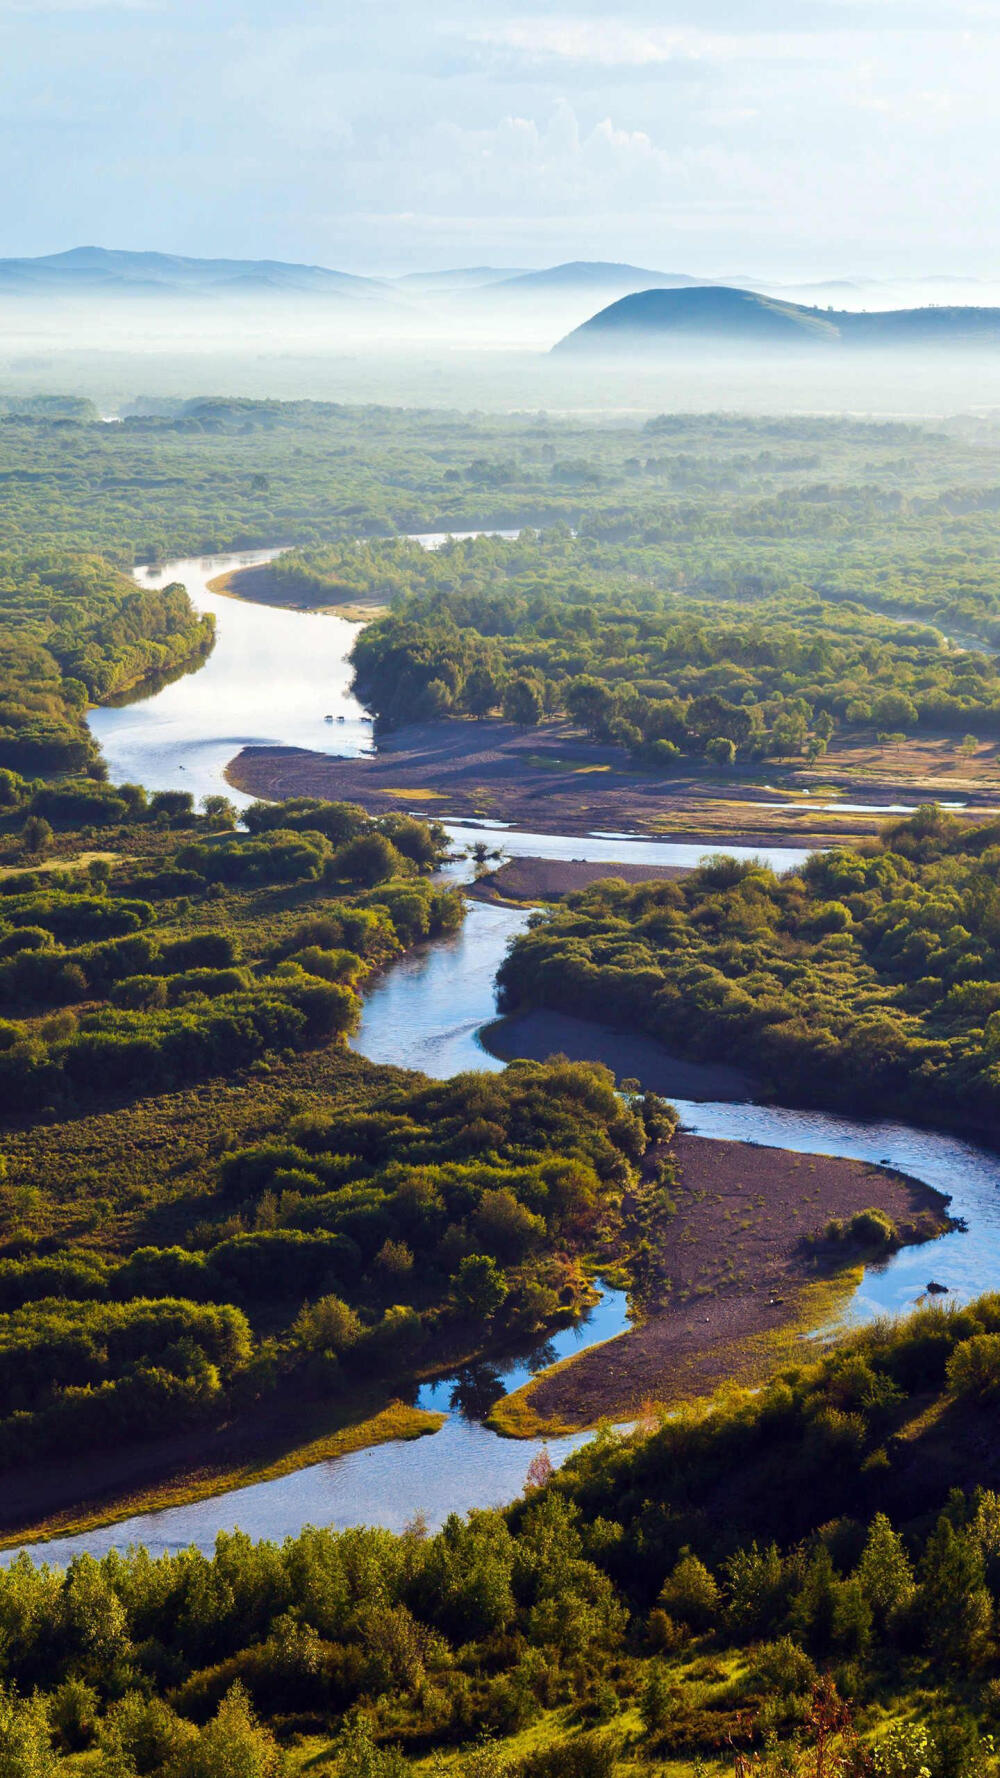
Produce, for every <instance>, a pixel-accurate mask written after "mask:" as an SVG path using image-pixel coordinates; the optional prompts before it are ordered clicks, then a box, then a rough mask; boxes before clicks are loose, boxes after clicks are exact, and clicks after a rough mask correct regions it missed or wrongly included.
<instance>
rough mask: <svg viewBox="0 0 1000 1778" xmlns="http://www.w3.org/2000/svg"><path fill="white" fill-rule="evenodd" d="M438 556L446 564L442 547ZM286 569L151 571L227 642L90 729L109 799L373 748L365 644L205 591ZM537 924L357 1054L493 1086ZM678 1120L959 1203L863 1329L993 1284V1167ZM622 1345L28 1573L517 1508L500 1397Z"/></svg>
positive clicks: (895, 1146)
mask: <svg viewBox="0 0 1000 1778" xmlns="http://www.w3.org/2000/svg"><path fill="white" fill-rule="evenodd" d="M425 541H427V543H428V546H429V547H433V544H434V543H435V542H437V541H439V540H437V539H427V540H425ZM273 553H274V552H263V551H258V552H254V553H253V554H252V555H249V556H243V557H239V558H233V557H219V558H213V559H207V560H206V559H200V560H198V561H197V562H172V563H168V564H166V565H165V566H164V567H163V569H162V570H160V571H158V573H157V575H156V577H155V580H154V579H153V578H151V577H149V576H142V571H140V576H142V578H144V579H145V581H146V584H165V583H166V582H167V581H169V580H183V581H184V583H185V584H186V585H187V588H188V591H189V593H190V594H191V597H192V600H193V601H194V603H195V605H196V606H197V607H198V609H199V610H213V611H215V612H216V616H217V621H218V630H217V640H216V646H215V649H214V651H213V653H212V655H211V656H210V657H209V659H208V661H207V662H206V664H205V665H204V666H203V667H201V668H200V669H198V670H197V671H196V672H194V673H192V674H190V675H188V676H187V677H185V678H184V679H181V680H177V681H175V682H174V683H173V684H171V685H169V686H166V687H165V688H163V689H162V690H160V691H159V692H157V693H156V694H155V696H152V697H150V698H148V699H144V700H142V701H140V702H137V703H135V704H133V705H130V706H128V707H127V708H126V709H119V710H98V711H95V712H94V713H93V716H92V719H91V720H92V726H93V729H94V732H95V734H96V735H97V736H98V738H99V740H100V741H101V744H102V746H103V748H104V751H105V755H106V758H107V760H108V766H109V770H110V774H111V777H112V779H114V780H118V781H122V780H138V781H140V782H144V783H146V785H147V787H148V788H150V789H161V788H186V789H190V790H192V791H194V792H195V793H196V794H197V795H204V794H206V793H207V792H210V791H217V790H219V789H225V790H227V793H228V787H227V786H226V785H225V783H224V780H223V778H222V771H223V767H224V766H225V764H226V762H227V761H228V760H229V759H230V758H232V756H233V754H234V753H235V752H236V751H237V750H238V749H239V748H240V747H241V746H243V745H244V744H245V743H246V742H248V741H257V742H261V741H263V742H271V743H273V744H285V745H295V746H309V747H314V748H316V749H318V750H321V751H334V750H335V751H336V752H337V753H339V754H352V753H360V752H362V751H365V750H367V749H368V748H369V747H370V746H371V744H372V742H371V726H370V722H369V720H368V718H367V716H366V714H365V712H364V711H363V710H362V709H361V708H360V706H359V705H358V704H357V703H356V701H355V700H354V699H353V697H352V695H351V692H350V689H349V682H350V671H349V668H348V666H347V662H346V655H347V653H348V652H349V650H350V647H351V644H352V641H353V634H354V631H355V626H354V625H351V624H348V623H346V622H345V621H344V620H342V619H338V618H333V617H320V616H316V615H314V614H306V613H301V612H295V611H287V610H279V609H275V608H271V607H266V606H256V605H250V604H248V603H245V602H242V601H238V600H233V599H228V598H225V597H222V596H220V595H217V594H213V593H211V592H210V591H209V590H208V586H207V583H208V581H209V580H211V579H214V578H215V577H216V576H218V575H221V574H223V573H225V572H227V570H228V569H230V568H232V567H233V566H238V565H240V564H250V563H251V562H255V561H262V560H267V559H269V558H270V555H271V554H273ZM138 577H139V576H137V578H138ZM327 713H330V714H332V715H333V716H334V717H335V718H336V717H337V716H343V717H344V721H343V723H339V722H335V725H334V727H335V737H336V738H335V747H334V746H332V745H331V732H330V725H328V724H326V723H325V721H324V717H325V715H326V714H327ZM451 832H452V834H453V837H454V838H455V839H456V841H459V842H461V844H462V845H463V846H464V845H466V844H467V843H468V841H469V839H470V838H471V837H473V836H472V834H471V833H470V829H469V828H467V827H466V828H462V829H458V828H453V829H451ZM475 837H477V838H479V837H481V838H483V839H486V840H487V841H488V843H490V844H491V845H493V844H495V845H499V846H501V847H502V848H503V849H504V851H505V852H506V853H507V854H508V855H518V854H521V855H525V854H534V855H535V856H542V857H556V858H586V859H597V860H599V861H601V862H607V863H609V864H612V863H614V862H615V861H617V860H620V859H621V858H622V857H623V856H624V857H626V858H628V859H629V860H630V861H632V862H640V863H661V864H668V863H684V864H686V863H694V862H696V861H697V859H698V857H700V856H702V855H703V852H704V850H705V848H701V847H697V846H690V845H679V844H674V843H673V842H669V841H655V840H637V839H633V838H631V837H629V836H615V835H611V834H607V835H604V834H602V835H592V836H589V837H587V838H580V837H574V836H558V835H544V836H543V835H535V834H530V833H523V832H518V831H514V830H511V829H507V828H501V827H490V826H488V825H485V824H479V825H478V826H477V828H476V834H475ZM730 850H732V851H734V852H736V853H740V852H741V850H742V851H743V852H744V853H745V852H746V849H745V848H743V849H741V848H739V847H733V848H730ZM756 855H758V856H759V855H763V856H765V857H767V858H768V860H769V861H770V862H771V864H772V865H773V866H774V867H775V868H776V869H788V868H792V867H794V866H795V865H797V864H799V863H800V862H801V860H802V858H803V856H804V854H803V853H802V852H801V851H797V850H795V849H794V848H781V847H776V848H758V849H756ZM451 869H452V872H453V874H456V875H458V876H462V875H467V872H468V869H469V867H468V864H467V863H465V862H461V861H459V862H456V863H455V864H454V865H453V866H452V867H451ZM527 917H528V916H527V914H526V913H525V912H524V911H523V910H520V909H513V908H501V907H494V906H490V905H488V904H486V903H482V902H472V903H470V905H469V909H468V916H467V919H466V921H465V924H464V926H463V928H462V930H461V931H460V932H458V933H456V934H455V935H454V936H453V937H451V938H449V939H447V940H445V941H443V942H441V943H438V944H435V945H432V946H428V947H425V948H424V949H422V950H420V951H417V952H415V953H412V954H411V955H409V956H408V957H406V958H404V959H403V960H402V962H400V963H398V964H397V965H395V966H394V967H393V968H392V969H391V970H389V971H387V972H386V973H385V974H384V975H383V976H381V978H380V979H379V980H378V981H377V982H376V983H375V985H374V986H373V988H372V990H371V992H370V994H369V995H368V997H367V999H366V1002H365V1007H364V1013H363V1017H362V1021H361V1026H360V1029H359V1032H358V1034H357V1037H356V1038H355V1040H354V1041H355V1044H356V1046H357V1047H358V1048H359V1049H360V1050H361V1051H362V1052H363V1053H364V1054H365V1055H367V1056H369V1057H370V1058H371V1059H372V1060H373V1061H377V1062H394V1063H399V1064H402V1065H405V1066H408V1067H413V1068H421V1069H423V1070H424V1071H425V1072H426V1073H428V1074H431V1075H434V1076H436V1077H438V1078H443V1077H446V1076H448V1075H450V1074H453V1073H455V1072H457V1071H458V1070H460V1069H466V1068H488V1069H497V1068H500V1067H501V1066H502V1063H500V1062H499V1061H497V1060H496V1059H495V1058H494V1057H492V1056H490V1055H489V1054H488V1053H487V1052H486V1051H485V1050H484V1049H483V1048H482V1045H481V1044H480V1042H479V1040H478V1035H477V1033H478V1031H479V1030H480V1028H481V1027H482V1026H483V1025H484V1024H485V1023H486V1022H487V1021H488V1020H489V1019H490V1018H491V1017H492V1016H493V1012H494V996H493V988H494V980H495V976H496V971H497V968H498V966H499V963H500V961H501V959H502V957H503V955H504V952H505V950H506V948H507V945H508V944H509V942H510V940H511V938H512V937H513V936H514V934H515V933H516V932H518V931H519V930H521V928H522V927H523V925H524V923H525V921H526V919H527ZM677 1103H678V1105H679V1108H680V1111H681V1115H682V1118H683V1121H684V1124H685V1125H686V1127H687V1128H689V1129H691V1130H693V1131H695V1132H696V1133H697V1134H699V1135H702V1136H706V1137H728V1138H735V1139H738V1140H742V1141H748V1142H758V1143H761V1144H766V1145H775V1146H780V1147H786V1148H794V1149H797V1150H799V1151H800V1152H803V1153H824V1154H838V1155H846V1156H852V1157H856V1158H861V1159H866V1160H871V1161H887V1162H889V1163H890V1164H891V1165H893V1166H895V1167H898V1168H900V1169H901V1170H903V1171H904V1172H906V1173H910V1174H913V1175H914V1176H916V1177H917V1178H919V1179H922V1180H924V1181H925V1182H926V1183H927V1184H929V1185H933V1186H936V1187H938V1188H939V1189H940V1190H943V1191H946V1192H948V1193H950V1194H951V1197H952V1208H953V1211H954V1212H955V1214H956V1215H958V1216H960V1217H962V1218H964V1219H965V1220H966V1221H967V1223H968V1227H969V1232H968V1233H960V1232H956V1233H954V1234H951V1235H948V1236H946V1237H945V1238H944V1239H943V1240H941V1241H939V1242H937V1243H936V1244H935V1246H934V1248H933V1249H932V1250H931V1249H928V1248H915V1249H909V1250H905V1249H904V1251H903V1252H901V1253H899V1254H897V1255H896V1256H894V1257H893V1259H891V1260H890V1261H889V1262H888V1264H886V1265H885V1266H883V1267H881V1268H877V1269H869V1270H868V1272H867V1273H866V1275H865V1279H864V1283H863V1284H862V1286H861V1288H860V1290H859V1291H858V1293H857V1294H856V1296H855V1298H854V1300H853V1303H852V1305H851V1310H850V1314H851V1316H852V1317H853V1318H855V1319H862V1318H865V1317H867V1316H870V1315H872V1314H875V1313H879V1312H885V1311H889V1312H896V1311H899V1310H900V1309H904V1308H905V1307H906V1306H907V1305H908V1304H910V1303H912V1302H913V1301H914V1300H915V1299H916V1298H917V1296H919V1295H920V1293H921V1292H922V1291H923V1289H924V1286H925V1284H926V1282H927V1278H928V1275H929V1269H930V1268H931V1267H933V1272H934V1275H935V1277H936V1278H938V1279H940V1280H941V1281H942V1282H944V1283H946V1284H947V1285H948V1287H949V1289H950V1290H951V1291H952V1292H953V1293H954V1296H955V1297H956V1298H958V1299H962V1298H966V1297H968V1296H971V1295H973V1294H975V1293H976V1292H978V1291H981V1290H983V1289H987V1288H994V1287H996V1286H997V1285H998V1284H1000V1192H998V1186H1000V1156H997V1155H995V1154H993V1153H991V1152H990V1151H988V1150H986V1149H982V1148H978V1147H976V1146H975V1145H973V1144H971V1143H965V1142H962V1141H960V1140H958V1139H957V1138H954V1137H948V1136H942V1135H937V1134H935V1133H934V1132H931V1131H924V1130H917V1129H913V1128H910V1127H909V1126H907V1125H905V1124H901V1123H896V1122H892V1121H885V1122H883V1121H881V1120H874V1121H867V1122H866V1121H860V1120H854V1119H851V1118H845V1117H838V1116H834V1115H831V1114H828V1113H821V1112H802V1111H794V1110H790V1109H787V1108H785V1107H781V1106H763V1105H756V1104H749V1103H703V1102H696V1101H685V1100H682V1099H678V1100H677ZM932 1253H933V1258H932V1257H931V1254H932ZM625 1325H626V1302H625V1298H624V1294H623V1293H622V1292H620V1291H613V1290H610V1289H605V1290H604V1291H603V1294H602V1298H601V1301H600V1303H599V1304H598V1305H597V1307H596V1309H595V1310H594V1311H592V1313H591V1315H590V1316H589V1317H588V1318H586V1319H585V1320H584V1321H582V1322H580V1323H579V1324H578V1325H576V1326H575V1327H571V1328H565V1329H563V1330H561V1331H560V1332H558V1333H557V1334H556V1335H554V1336H553V1338H552V1340H551V1341H550V1342H548V1343H547V1344H546V1345H544V1346H542V1347H541V1348H539V1349H536V1350H535V1351H534V1352H531V1353H528V1354H524V1353H522V1354H520V1355H516V1354H515V1355H511V1356H510V1357H509V1358H508V1359H507V1360H505V1361H504V1363H503V1364H501V1365H496V1364H494V1365H492V1366H489V1365H480V1366H477V1367H474V1368H473V1369H471V1370H470V1371H468V1372H466V1373H463V1374H462V1375H458V1376H454V1377H449V1378H444V1379H441V1380H440V1381H439V1382H438V1383H436V1384H428V1385H426V1386H425V1387H424V1388H423V1389H422V1390H421V1392H420V1396H419V1402H420V1405H422V1406H425V1407H433V1408H443V1409H444V1411H445V1412H447V1414H448V1419H447V1421H446V1424H445V1426H444V1427H443V1428H442V1430H441V1431H440V1432H438V1433H436V1434H434V1435H433V1436H428V1437H425V1438H422V1439H419V1440H416V1441H414V1442H412V1443H401V1442H397V1443H391V1444H386V1445H381V1446H377V1447H374V1448H372V1449H369V1450H366V1451H358V1452H355V1453H353V1454H351V1455H350V1456H346V1457H341V1458H337V1459H335V1460H332V1461H329V1462H325V1463H319V1464H313V1465H310V1466H309V1467H308V1468H306V1469H302V1470H299V1471H297V1472H296V1473H295V1474H293V1475H290V1476H284V1477H281V1478H279V1479H277V1480H275V1481H271V1482H261V1483H258V1484H256V1485H254V1486H252V1487H248V1488H242V1489H238V1490H231V1491H230V1492H228V1493H224V1494H220V1495H217V1496H215V1497H213V1498H212V1499H209V1500H204V1501H200V1502H197V1503H195V1504H192V1505H189V1506H182V1507H175V1508H167V1509H165V1510H162V1511H159V1512H154V1513H147V1514H143V1515H139V1516H136V1517H133V1518H131V1519H128V1520H125V1521H123V1522H121V1523H119V1524H117V1525H113V1526H107V1527H104V1528H102V1529H99V1530H96V1531H91V1532H87V1533H85V1534H81V1535H80V1536H74V1537H69V1538H63V1539H58V1540H55V1541H53V1542H51V1543H48V1544H45V1545H42V1546H36V1551H35V1553H37V1554H38V1555H39V1557H42V1558H44V1559H47V1560H52V1561H64V1560H66V1559H68V1558H69V1557H71V1556H72V1555H74V1554H76V1553H77V1552H79V1551H82V1550H88V1551H90V1552H92V1553H93V1554H95V1555H99V1554H102V1553H104V1552H105V1551H106V1550H108V1549H110V1548H125V1547H127V1546H128V1545H129V1544H130V1543H143V1544H145V1545H147V1547H148V1548H149V1549H150V1550H151V1551H152V1552H153V1553H154V1554H157V1553H161V1552H164V1551H168V1550H175V1549H178V1548H180V1547H183V1546H185V1545H187V1544H191V1543H194V1544H197V1545H198V1546H199V1547H201V1548H202V1549H206V1550H209V1549H211V1547H212V1544H213V1541H214V1538H215V1535H216V1533H217V1532H218V1531H219V1530H224V1529H232V1528H234V1527H235V1526H237V1525H238V1526H240V1528H241V1529H243V1530H244V1531H246V1532H248V1533H249V1534H250V1535H251V1536H254V1537H271V1538H279V1539H280V1538H282V1537H284V1536H287V1535H290V1534H294V1533H295V1532H296V1531H298V1530H299V1529H300V1528H301V1527H302V1526H303V1525H304V1524H308V1523H313V1524H324V1525H335V1526H345V1525H351V1524H358V1523H377V1524H381V1525H385V1526H388V1527H390V1528H392V1529H397V1530H398V1529H401V1528H402V1527H403V1525H405V1524H406V1523H407V1522H408V1521H409V1520H411V1519H412V1518H413V1517H414V1516H415V1515H416V1514H418V1513H423V1514H424V1515H425V1516H426V1518H427V1521H428V1523H429V1524H430V1525H432V1526H435V1525H439V1524H440V1523H441V1522H442V1520H443V1519H444V1517H445V1516H446V1515H447V1513H448V1512H451V1511H458V1512H463V1511H466V1510H468V1509H469V1508H471V1507H473V1506H486V1505H492V1504H495V1503H497V1502H500V1501H503V1500H508V1499H510V1498H512V1497H513V1496H514V1495H515V1494H517V1493H518V1492H519V1491H520V1488H521V1486H522V1485H523V1482H524V1477H525V1473H526V1470H527V1466H528V1464H529V1462H530V1461H531V1458H532V1456H533V1455H534V1454H535V1452H536V1451H537V1450H538V1449H540V1448H541V1447H540V1445H539V1444H538V1443H537V1442H533V1441H510V1440H504V1439H499V1438H497V1437H495V1436H494V1435H493V1434H492V1433H491V1432H489V1431H488V1430H487V1428H486V1427H485V1426H484V1425H483V1424H482V1416H483V1413H484V1411H485V1408H486V1406H488V1405H489V1403H490V1402H491V1401H492V1400H494V1399H495V1398H496V1395H497V1394H498V1393H500V1392H501V1390H502V1389H512V1388H517V1387H518V1386H519V1384H520V1383H521V1382H523V1381H524V1380H525V1379H526V1378H527V1377H528V1376H530V1375H532V1374H534V1373H535V1372H536V1371H537V1370H538V1368H539V1367H540V1366H543V1365H545V1364H548V1363H551V1362H552V1361H553V1359H554V1358H555V1357H557V1356H563V1355H565V1354H567V1353H569V1352H571V1351H574V1350H582V1349H583V1347H584V1346H586V1345H590V1344H593V1343H595V1342H597V1341H599V1340H603V1339H607V1338H610V1337H611V1336H612V1335H614V1334H615V1333H618V1332H620V1331H622V1329H623V1328H624V1326H625ZM587 1436H588V1435H587V1434H577V1435H575V1436H573V1437H571V1438H567V1439H559V1440H552V1441H550V1442H549V1444H548V1450H549V1453H550V1455H551V1457H552V1459H553V1461H554V1462H559V1461H561V1460H562V1459H563V1458H564V1457H565V1456H566V1455H567V1454H568V1453H569V1452H570V1451H572V1450H574V1449H575V1448H576V1447H577V1446H578V1445H579V1444H581V1443H582V1442H583V1441H584V1439H585V1438H586V1437H587ZM11 1553H12V1552H8V1557H7V1559H9V1556H10V1554H11Z"/></svg>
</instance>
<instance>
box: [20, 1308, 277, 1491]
mask: <svg viewBox="0 0 1000 1778" xmlns="http://www.w3.org/2000/svg"><path fill="white" fill-rule="evenodd" d="M251 1350H252V1342H251V1335H250V1329H249V1326H248V1324H247V1322H246V1320H245V1318H244V1316H243V1315H242V1314H241V1313H240V1312H239V1310H238V1309H234V1308H232V1307H231V1306H228V1305H227V1306H224V1307H212V1306H207V1305H206V1306H196V1305H195V1304H193V1303H191V1302H184V1301H180V1300H169V1299H167V1300H162V1301H156V1302H151V1301H144V1300H137V1301H132V1302H128V1303H124V1304H113V1303H96V1302H90V1303H84V1302H75V1301H74V1302H69V1301H57V1300H56V1299H55V1298H46V1299H42V1300H40V1301H38V1302H34V1303H31V1304H28V1305H26V1306H25V1307H23V1308H21V1309H17V1310H14V1311H13V1312H10V1313H7V1314H4V1315H0V1462H2V1463H4V1464H11V1463H15V1462H23V1461H25V1460H28V1459H32V1458H37V1457H45V1456H47V1455H49V1454H50V1453H51V1452H53V1451H56V1450H59V1449H61V1448H65V1445H66V1444H67V1443H70V1444H75V1445H77V1446H78V1447H80V1448H86V1447H87V1446H89V1445H92V1444H94V1443H96V1442H97V1441H99V1440H102V1439H106V1438H113V1437H118V1436H123V1437H134V1436H136V1435H137V1434H139V1433H143V1432H151V1431H154V1430H156V1429H158V1428H159V1427H161V1426H163V1425H169V1424H171V1423H173V1424H184V1423H186V1422H190V1421H191V1420H196V1419H199V1418H201V1417H203V1416H204V1415H205V1414H206V1413H210V1412H212V1411H213V1410H215V1409H217V1407H218V1405H219V1402H220V1399H221V1397H222V1392H223V1389H224V1387H225V1386H226V1385H227V1383H229V1382H230V1381H231V1380H232V1379H233V1377H234V1376H235V1375H236V1374H237V1372H238V1371H239V1370H240V1369H241V1368H242V1367H243V1366H245V1365H246V1363H247V1362H248V1360H249V1358H250V1354H251Z"/></svg>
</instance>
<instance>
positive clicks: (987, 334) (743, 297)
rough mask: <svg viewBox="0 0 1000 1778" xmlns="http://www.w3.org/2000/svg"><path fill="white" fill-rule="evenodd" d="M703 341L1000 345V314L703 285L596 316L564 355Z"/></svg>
mask: <svg viewBox="0 0 1000 1778" xmlns="http://www.w3.org/2000/svg"><path fill="white" fill-rule="evenodd" d="M695 339H701V340H704V341H708V342H712V343H714V344H716V345H719V344H732V345H734V346H740V347H746V346H768V347H778V348H788V347H791V348H794V347H796V346H798V347H803V346H804V347H815V346H830V347H844V346H848V347H899V346H910V347H921V348H925V347H927V346H956V345H966V344H979V345H983V344H990V345H992V344H995V343H1000V309H989V308H963V307H944V308H923V309H891V310H884V311H881V312H877V313H861V314H859V313H853V312H850V311H848V310H842V309H818V308H808V307H806V306H805V305H804V304H801V303H792V302H781V301H778V300H777V299H776V298H774V297H770V296H763V295H761V294H760V293H759V292H757V291H752V290H734V289H730V288H728V287H726V286H715V285H702V286H698V287H696V288H694V289H683V290H662V289H657V290H642V291H638V292H636V293H634V294H633V295H630V296H625V297H623V298H622V299H621V300H620V301H618V302H615V303H612V304H610V305H609V306H608V307H607V308H605V309H602V310H600V311H599V313H598V314H596V315H593V316H591V318H590V320H589V321H585V322H584V323H583V324H582V326H580V327H577V328H575V329H574V331H573V332H572V333H570V334H567V335H566V337H565V338H564V339H562V340H560V341H559V342H558V344H557V345H556V346H555V347H554V348H553V350H554V351H557V352H563V351H565V352H571V351H584V350H585V351H592V352H593V351H600V352H611V353H621V352H622V351H636V350H639V351H642V352H648V351H649V349H650V347H651V346H652V347H654V348H670V347H672V346H674V345H682V344H683V345H686V344H689V343H690V342H691V341H692V340H695Z"/></svg>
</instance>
